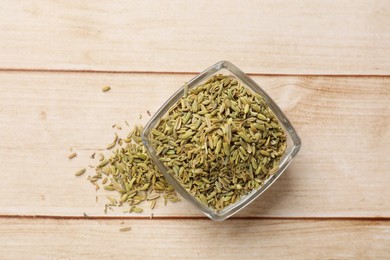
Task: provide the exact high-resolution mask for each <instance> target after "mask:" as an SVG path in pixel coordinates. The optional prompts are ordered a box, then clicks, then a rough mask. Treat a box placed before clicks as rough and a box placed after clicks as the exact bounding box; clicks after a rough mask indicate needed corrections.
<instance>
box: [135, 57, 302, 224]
mask: <svg viewBox="0 0 390 260" xmlns="http://www.w3.org/2000/svg"><path fill="white" fill-rule="evenodd" d="M216 74H224V75H232V76H234V77H235V78H237V79H238V80H240V81H241V82H242V83H243V85H244V86H245V87H247V88H249V89H251V90H252V91H253V92H255V93H258V94H260V95H261V96H262V97H263V98H264V100H265V102H266V104H267V105H268V106H269V107H270V109H271V110H272V111H273V113H274V114H275V116H276V118H277V119H278V120H279V122H280V125H281V127H282V128H283V130H284V131H285V133H286V140H287V148H286V150H285V152H284V154H283V156H282V158H281V160H280V164H279V168H278V169H277V170H276V172H275V173H274V174H273V175H272V176H271V177H270V178H268V179H267V180H266V181H265V183H264V184H263V185H262V186H260V188H259V189H257V190H253V191H252V192H250V193H249V194H248V195H245V196H244V197H242V198H241V199H240V200H238V201H237V202H235V203H234V204H231V205H229V206H227V207H225V208H223V209H222V210H219V211H217V210H215V209H212V208H209V207H207V205H205V204H203V203H201V202H199V201H198V200H197V199H196V198H195V197H194V196H193V195H191V194H190V193H189V192H188V191H187V190H186V189H185V188H184V187H183V186H182V185H181V184H180V182H179V181H178V180H176V178H175V177H174V176H172V175H171V174H170V173H168V170H169V169H168V168H167V167H166V166H165V165H164V163H163V162H162V161H160V159H159V158H158V156H157V154H156V150H155V148H154V147H153V146H152V144H151V140H150V138H149V135H150V132H151V130H152V129H153V128H154V127H155V126H156V125H157V124H158V123H159V121H160V119H161V118H163V117H164V116H165V115H166V114H167V113H168V110H169V109H170V108H171V107H172V106H174V105H175V104H176V103H177V102H178V101H179V100H180V98H181V97H182V96H183V94H184V86H183V87H181V88H180V89H179V90H178V91H177V92H176V93H175V94H173V95H172V97H171V98H169V99H168V100H167V101H166V102H165V104H164V105H163V106H162V107H161V108H160V109H159V110H158V111H157V113H156V114H155V115H154V116H153V117H152V118H151V119H150V121H149V122H148V123H147V124H146V126H145V128H144V131H143V132H142V141H143V143H144V145H145V147H146V148H147V151H148V153H149V155H150V157H151V158H152V160H153V161H154V162H155V163H156V165H157V166H158V168H159V169H160V171H161V172H162V173H163V174H164V176H165V178H166V179H167V181H168V182H169V183H170V184H171V185H172V186H173V187H174V188H175V190H176V191H177V192H178V193H179V194H180V195H181V196H182V197H184V198H185V199H187V200H188V201H190V202H191V203H192V204H194V205H195V206H196V207H197V208H198V209H200V210H201V211H202V212H203V213H204V214H205V215H206V216H208V217H209V218H210V219H212V220H216V221H222V220H225V219H227V218H228V217H230V216H232V215H233V214H235V213H237V212H238V211H239V210H241V209H243V208H244V207H245V206H247V205H248V204H249V203H250V202H252V201H253V200H255V199H256V198H257V197H259V196H260V195H261V194H262V193H263V192H264V191H265V190H267V189H268V188H269V187H270V186H271V185H272V184H273V183H274V182H275V181H276V179H278V178H279V176H280V175H281V174H282V173H283V172H284V170H285V169H286V168H287V166H288V165H289V164H290V163H291V161H292V159H293V157H294V156H295V155H296V154H297V153H298V151H299V149H300V146H301V140H300V138H299V136H298V134H297V132H296V131H295V130H294V128H293V126H292V125H291V123H290V122H289V120H288V119H287V118H286V116H285V115H284V114H283V112H282V111H281V109H280V108H279V107H278V105H277V104H276V103H275V102H274V101H273V100H272V99H271V98H270V97H269V96H268V95H267V93H266V92H265V91H264V90H263V89H262V88H261V87H259V86H258V85H257V84H256V83H255V82H254V81H253V80H252V79H250V78H249V77H248V76H247V75H245V73H244V72H242V71H241V70H240V69H238V68H237V67H236V66H234V65H233V64H232V63H230V62H228V61H220V62H218V63H216V64H215V65H213V66H211V67H210V68H208V69H206V70H205V71H203V72H202V73H200V74H199V75H197V76H196V77H194V78H193V79H192V80H190V81H189V82H188V83H187V84H188V89H192V88H194V87H196V86H198V85H200V84H202V83H204V82H206V81H207V80H208V79H209V78H210V77H212V76H214V75H216Z"/></svg>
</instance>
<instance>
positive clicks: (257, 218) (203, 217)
mask: <svg viewBox="0 0 390 260" xmlns="http://www.w3.org/2000/svg"><path fill="white" fill-rule="evenodd" d="M12 218H15V219H53V220H55V219H58V220H80V219H92V220H118V219H119V220H126V219H128V220H148V219H150V220H209V219H208V218H207V217H206V216H154V215H151V216H145V215H144V216H49V215H0V219H12ZM228 220H302V221H303V220H309V221H390V217H265V216H242V217H231V218H229V219H228ZM210 221H211V220H210Z"/></svg>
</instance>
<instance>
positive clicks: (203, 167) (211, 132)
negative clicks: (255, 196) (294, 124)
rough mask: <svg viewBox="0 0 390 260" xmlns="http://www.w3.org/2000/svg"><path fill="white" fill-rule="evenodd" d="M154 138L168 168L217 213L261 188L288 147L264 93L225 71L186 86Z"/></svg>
mask: <svg viewBox="0 0 390 260" xmlns="http://www.w3.org/2000/svg"><path fill="white" fill-rule="evenodd" d="M150 138H151V140H152V144H153V146H154V147H155V149H156V151H157V155H158V156H159V158H160V160H161V161H163V163H164V164H165V166H166V167H167V168H168V169H169V171H168V172H169V173H170V174H172V175H173V176H174V177H175V178H176V180H178V182H179V183H180V184H181V185H182V186H183V187H184V188H185V189H186V190H187V191H188V192H189V193H190V194H192V195H193V196H194V197H195V198H196V199H198V200H199V201H200V202H201V203H204V204H205V205H207V206H208V207H210V208H212V209H214V210H217V211H218V210H222V209H223V208H225V207H227V206H229V205H231V204H233V203H235V202H237V201H239V200H240V198H242V197H243V196H245V195H248V194H249V193H250V192H252V191H254V190H257V189H259V188H260V187H261V186H262V185H263V184H264V183H265V182H266V181H267V179H268V178H269V177H270V176H272V175H273V173H274V172H275V171H276V169H277V168H278V165H279V162H280V159H281V157H282V155H283V153H284V152H285V150H286V146H287V144H286V134H285V133H284V131H283V129H282V127H281V125H280V123H279V121H278V120H277V118H276V117H275V115H274V113H273V112H272V111H271V109H270V108H269V107H268V105H267V104H266V102H265V101H264V99H263V97H262V96H260V95H259V94H257V93H254V92H252V91H251V90H249V89H248V88H246V87H244V86H243V84H242V83H241V82H240V81H239V80H237V79H236V78H234V77H232V76H225V75H216V76H213V77H211V78H210V79H209V80H207V81H206V83H204V84H202V85H199V86H196V87H194V88H192V89H191V90H190V91H188V89H185V93H184V96H183V97H182V98H181V99H180V100H179V101H178V102H177V103H176V104H175V105H174V106H172V107H171V108H170V110H169V112H168V113H167V115H165V116H164V117H163V118H162V119H161V120H160V121H159V123H158V124H157V125H156V126H155V128H154V129H153V130H152V131H151V134H150Z"/></svg>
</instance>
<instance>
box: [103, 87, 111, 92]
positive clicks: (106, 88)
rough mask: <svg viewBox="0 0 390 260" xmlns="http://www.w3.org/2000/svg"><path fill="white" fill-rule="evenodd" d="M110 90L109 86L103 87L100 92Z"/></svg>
mask: <svg viewBox="0 0 390 260" xmlns="http://www.w3.org/2000/svg"><path fill="white" fill-rule="evenodd" d="M110 89H111V87H110V86H104V87H102V91H103V92H107V91H110Z"/></svg>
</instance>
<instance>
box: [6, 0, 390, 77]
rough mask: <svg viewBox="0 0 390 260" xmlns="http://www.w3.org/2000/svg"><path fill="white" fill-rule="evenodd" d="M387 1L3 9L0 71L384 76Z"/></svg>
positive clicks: (388, 55) (52, 4) (388, 42)
mask: <svg viewBox="0 0 390 260" xmlns="http://www.w3.org/2000/svg"><path fill="white" fill-rule="evenodd" d="M389 17H390V5H388V1H386V0H379V1H364V0H359V1H353V2H351V1H346V0H343V1H339V0H337V1H326V2H323V1H308V0H305V1H276V2H275V1H272V0H267V1H254V0H253V1H245V4H242V3H239V2H237V1H232V0H228V1H224V3H223V4H222V3H221V2H219V1H211V2H210V1H190V2H188V1H180V0H176V1H170V2H169V3H167V2H159V3H156V2H155V1H125V0H121V1H93V2H88V1H77V2H75V1H72V2H69V1H65V0H60V1H50V0H43V1H39V2H36V1H8V2H3V3H2V4H1V8H0V28H1V33H2V34H1V39H0V49H1V55H0V64H1V65H0V68H1V69H6V68H8V69H20V68H24V69H43V70H47V69H48V70H52V69H55V70H105V71H160V72H161V71H176V72H183V71H184V72H197V71H201V70H203V69H205V68H206V67H208V66H210V65H212V64H214V63H215V62H217V61H219V60H223V59H227V60H230V61H231V62H233V63H235V64H236V65H238V66H239V67H241V68H242V69H243V70H244V71H246V72H247V73H265V74H337V75H340V74H345V75H347V74H353V75H389V73H390V62H389V60H390V47H389V46H390V18H389Z"/></svg>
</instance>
